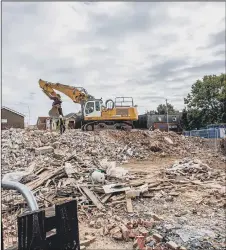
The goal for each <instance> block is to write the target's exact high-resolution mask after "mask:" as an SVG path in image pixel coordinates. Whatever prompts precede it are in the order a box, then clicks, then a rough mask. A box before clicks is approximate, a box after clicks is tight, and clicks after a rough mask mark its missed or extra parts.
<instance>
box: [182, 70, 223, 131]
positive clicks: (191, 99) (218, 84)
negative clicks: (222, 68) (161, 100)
mask: <svg viewBox="0 0 226 250" xmlns="http://www.w3.org/2000/svg"><path fill="white" fill-rule="evenodd" d="M184 103H185V104H186V105H187V109H186V110H184V111H183V114H182V122H183V124H184V126H185V129H195V128H197V129H199V128H201V127H205V126H207V125H208V124H216V123H226V74H221V75H219V76H216V75H208V76H204V77H203V79H202V80H197V81H196V83H194V84H193V85H192V87H191V93H189V94H188V96H187V98H185V99H184Z"/></svg>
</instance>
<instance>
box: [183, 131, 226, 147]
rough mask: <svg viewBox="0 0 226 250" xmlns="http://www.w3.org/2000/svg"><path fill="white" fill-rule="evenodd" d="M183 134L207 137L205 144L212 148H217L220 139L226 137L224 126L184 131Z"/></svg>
mask: <svg viewBox="0 0 226 250" xmlns="http://www.w3.org/2000/svg"><path fill="white" fill-rule="evenodd" d="M184 135H185V136H192V137H200V138H205V139H208V140H206V144H207V145H208V146H209V147H211V148H214V149H216V150H217V149H218V148H219V145H220V140H221V139H223V138H225V137H226V129H225V128H208V129H200V130H191V131H184Z"/></svg>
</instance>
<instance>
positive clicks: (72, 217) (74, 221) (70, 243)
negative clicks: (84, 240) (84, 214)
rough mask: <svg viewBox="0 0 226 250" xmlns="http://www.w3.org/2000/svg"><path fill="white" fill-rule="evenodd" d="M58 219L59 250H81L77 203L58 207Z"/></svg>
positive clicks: (56, 240) (73, 202) (73, 201)
mask: <svg viewBox="0 0 226 250" xmlns="http://www.w3.org/2000/svg"><path fill="white" fill-rule="evenodd" d="M56 218H57V219H56V234H57V238H56V239H55V242H57V245H56V246H57V249H59V250H65V249H70V250H80V243H79V228H78V215H77V201H76V200H72V201H69V202H66V203H63V204H61V205H56ZM55 249H56V248H55Z"/></svg>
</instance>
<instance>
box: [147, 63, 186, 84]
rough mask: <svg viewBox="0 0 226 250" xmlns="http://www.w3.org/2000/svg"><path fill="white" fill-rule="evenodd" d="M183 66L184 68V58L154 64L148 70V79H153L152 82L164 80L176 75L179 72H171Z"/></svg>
mask: <svg viewBox="0 0 226 250" xmlns="http://www.w3.org/2000/svg"><path fill="white" fill-rule="evenodd" d="M182 65H184V67H186V60H185V58H181V59H167V60H165V61H163V62H162V63H159V64H156V65H154V66H152V67H151V68H150V72H151V73H150V74H149V77H150V78H152V77H153V78H154V79H153V80H154V81H160V80H165V79H166V78H167V77H172V76H175V75H178V73H179V72H177V71H173V70H175V69H176V68H178V67H181V66H182Z"/></svg>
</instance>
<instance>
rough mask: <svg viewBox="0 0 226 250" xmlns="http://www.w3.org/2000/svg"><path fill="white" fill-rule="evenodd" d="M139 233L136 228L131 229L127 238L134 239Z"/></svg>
mask: <svg viewBox="0 0 226 250" xmlns="http://www.w3.org/2000/svg"><path fill="white" fill-rule="evenodd" d="M138 235H140V234H139V232H138V230H136V229H131V230H130V232H129V238H131V239H134V238H135V237H136V236H138Z"/></svg>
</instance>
